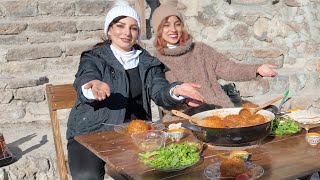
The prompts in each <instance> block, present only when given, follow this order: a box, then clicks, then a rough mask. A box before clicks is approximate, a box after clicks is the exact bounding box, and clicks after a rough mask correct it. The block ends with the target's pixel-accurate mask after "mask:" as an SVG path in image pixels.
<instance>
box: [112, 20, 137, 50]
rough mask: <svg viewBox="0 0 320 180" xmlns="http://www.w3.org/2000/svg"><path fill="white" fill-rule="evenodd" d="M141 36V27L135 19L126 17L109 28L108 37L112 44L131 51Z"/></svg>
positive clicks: (119, 48)
mask: <svg viewBox="0 0 320 180" xmlns="http://www.w3.org/2000/svg"><path fill="white" fill-rule="evenodd" d="M138 36H139V27H138V23H137V21H136V20H135V19H133V18H131V17H125V18H122V19H120V20H119V21H118V22H116V23H115V24H112V25H111V27H110V28H109V29H108V38H109V39H110V40H111V44H112V45H113V46H114V47H115V48H117V49H118V50H119V51H124V52H128V51H131V49H132V46H133V45H134V44H135V43H136V41H137V39H138Z"/></svg>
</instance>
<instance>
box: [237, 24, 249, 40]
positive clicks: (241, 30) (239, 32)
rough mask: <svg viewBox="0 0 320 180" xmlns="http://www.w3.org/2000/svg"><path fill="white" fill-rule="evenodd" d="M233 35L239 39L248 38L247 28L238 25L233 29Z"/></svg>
mask: <svg viewBox="0 0 320 180" xmlns="http://www.w3.org/2000/svg"><path fill="white" fill-rule="evenodd" d="M233 33H234V35H236V36H238V37H241V38H244V37H248V36H249V32H248V26H246V25H244V24H238V25H236V26H235V28H234V29H233Z"/></svg>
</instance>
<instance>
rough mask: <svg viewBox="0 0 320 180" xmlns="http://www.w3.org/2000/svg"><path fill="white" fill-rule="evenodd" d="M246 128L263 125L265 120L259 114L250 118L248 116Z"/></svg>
mask: <svg viewBox="0 0 320 180" xmlns="http://www.w3.org/2000/svg"><path fill="white" fill-rule="evenodd" d="M247 122H248V126H254V125H258V124H263V123H265V122H266V119H265V117H264V116H263V115H261V114H254V115H252V116H249V117H248V118H247Z"/></svg>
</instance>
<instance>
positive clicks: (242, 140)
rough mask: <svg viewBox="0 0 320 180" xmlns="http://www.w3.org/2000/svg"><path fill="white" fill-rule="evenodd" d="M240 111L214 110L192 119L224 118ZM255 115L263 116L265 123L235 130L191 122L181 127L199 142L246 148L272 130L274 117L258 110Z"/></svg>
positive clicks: (270, 113)
mask: <svg viewBox="0 0 320 180" xmlns="http://www.w3.org/2000/svg"><path fill="white" fill-rule="evenodd" d="M241 109H242V108H224V109H214V110H209V111H204V112H201V113H197V114H195V115H193V116H192V117H193V118H197V119H202V118H205V117H208V116H212V115H217V116H220V117H225V116H227V115H230V114H238V113H239V111H240V110H241ZM257 114H261V115H263V116H264V117H265V118H266V119H267V122H265V123H263V124H259V125H255V126H248V127H237V128H211V127H203V126H199V125H196V124H194V123H192V122H189V123H183V124H182V126H183V127H184V128H187V129H190V130H191V131H192V133H193V134H194V135H195V136H196V137H197V138H198V139H199V140H201V141H203V142H206V143H211V144H213V145H216V146H228V147H238V146H248V145H252V144H255V143H257V142H259V141H260V140H262V139H263V138H265V137H267V136H268V135H269V134H270V132H271V130H272V121H273V119H274V118H275V115H274V114H273V113H272V112H270V111H266V110H260V111H258V112H257Z"/></svg>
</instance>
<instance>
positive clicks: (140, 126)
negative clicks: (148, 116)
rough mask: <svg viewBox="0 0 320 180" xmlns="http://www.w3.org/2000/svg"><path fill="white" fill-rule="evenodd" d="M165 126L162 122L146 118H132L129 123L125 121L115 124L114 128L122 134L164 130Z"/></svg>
mask: <svg viewBox="0 0 320 180" xmlns="http://www.w3.org/2000/svg"><path fill="white" fill-rule="evenodd" d="M164 129H165V126H164V124H163V123H161V122H152V121H145V120H140V119H136V120H132V121H130V122H129V123H123V124H119V125H114V130H115V131H116V132H118V133H121V134H126V135H131V134H133V133H136V132H144V131H148V130H159V131H162V130H164Z"/></svg>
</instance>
